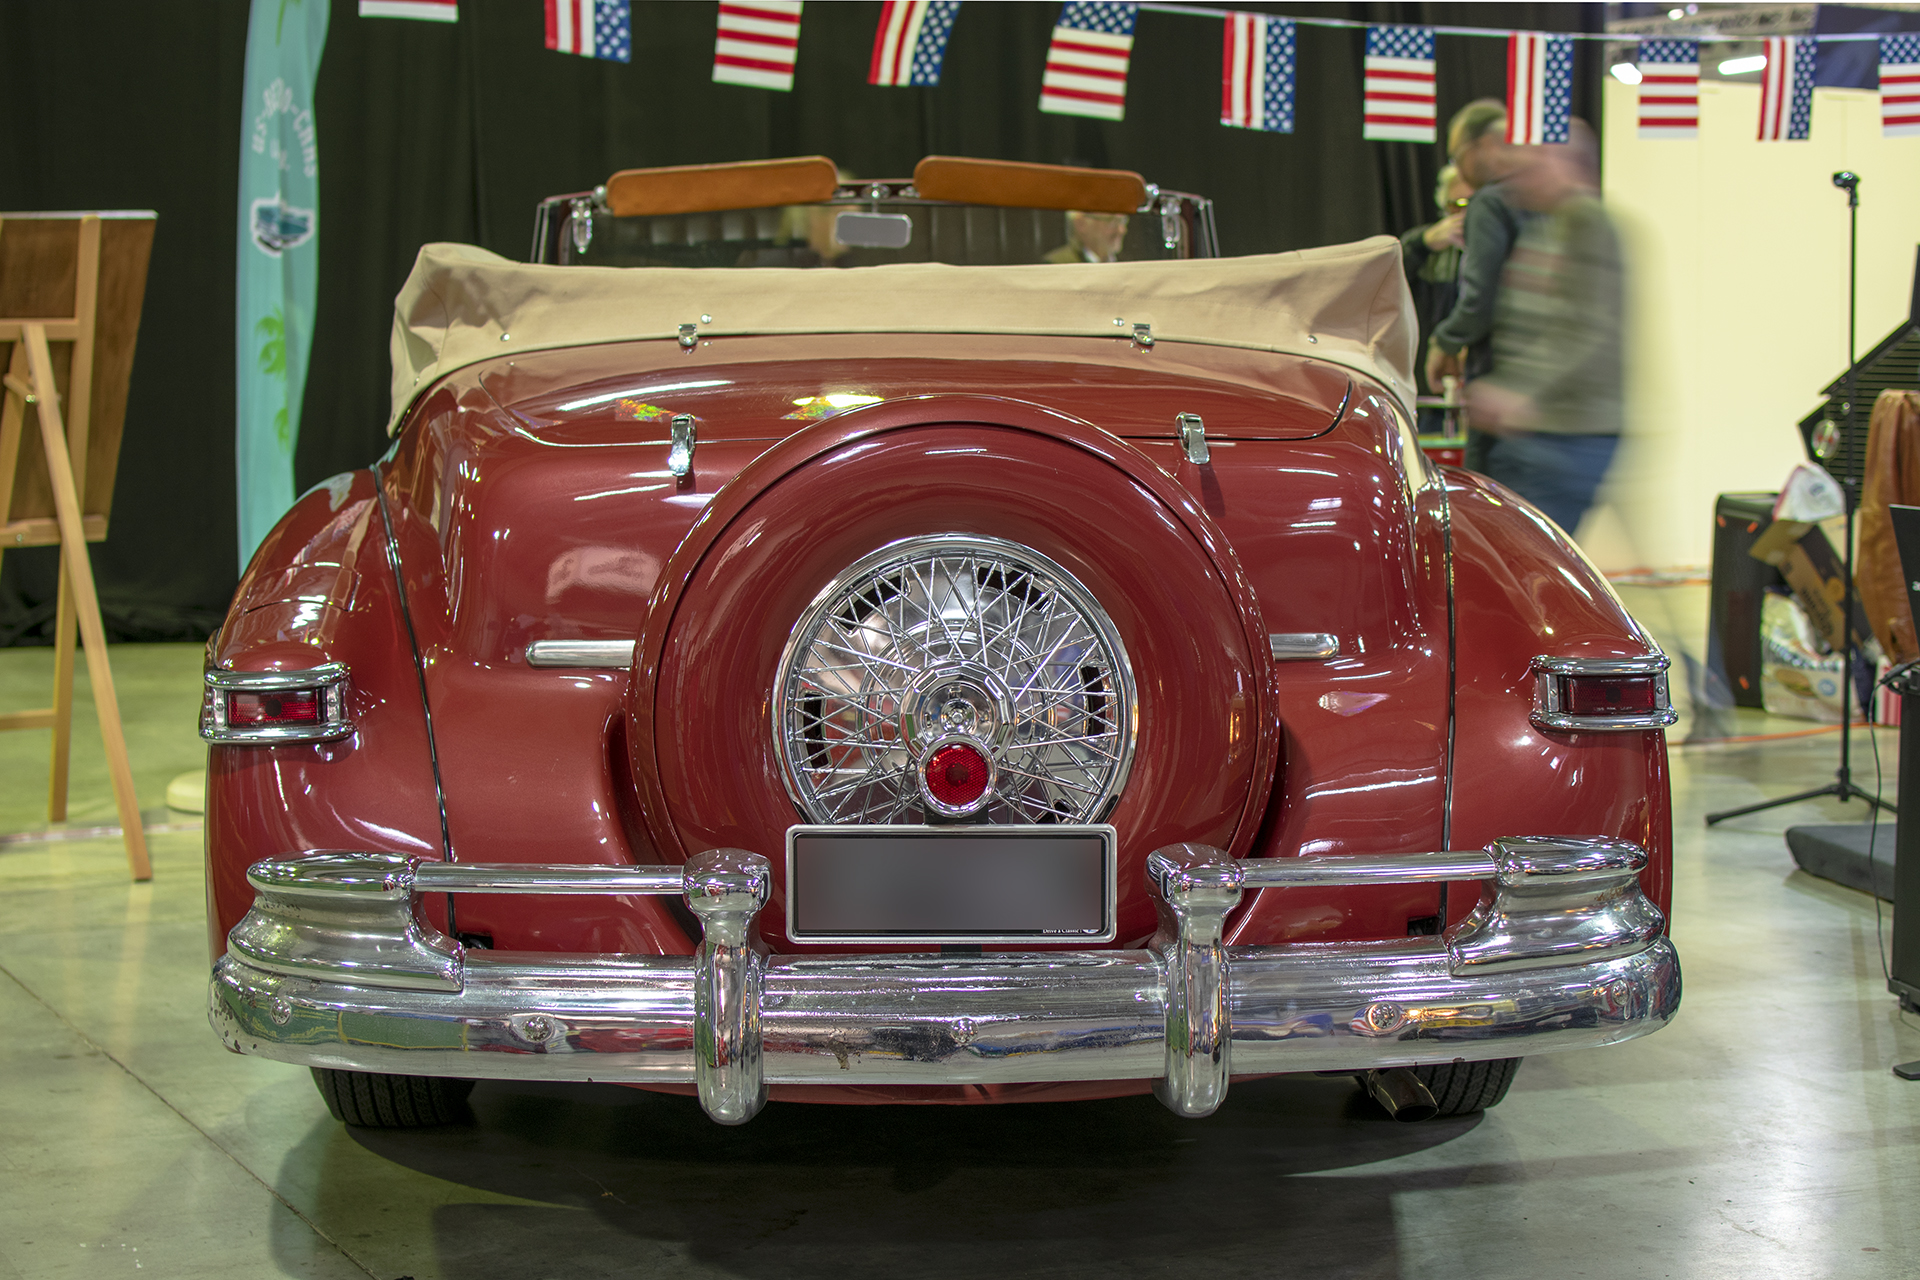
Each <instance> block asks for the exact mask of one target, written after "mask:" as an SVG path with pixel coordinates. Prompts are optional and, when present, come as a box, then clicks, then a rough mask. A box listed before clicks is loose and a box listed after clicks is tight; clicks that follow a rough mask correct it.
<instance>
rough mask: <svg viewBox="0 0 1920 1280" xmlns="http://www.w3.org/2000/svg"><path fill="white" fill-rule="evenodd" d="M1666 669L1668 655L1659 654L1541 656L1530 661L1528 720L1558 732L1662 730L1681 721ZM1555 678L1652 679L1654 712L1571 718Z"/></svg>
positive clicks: (1571, 715) (1541, 727)
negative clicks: (1632, 677) (1668, 687)
mask: <svg viewBox="0 0 1920 1280" xmlns="http://www.w3.org/2000/svg"><path fill="white" fill-rule="evenodd" d="M1667 666H1668V662H1667V655H1666V654H1664V653H1658V652H1655V653H1649V654H1645V655H1643V656H1640V657H1633V658H1556V657H1552V656H1551V655H1548V654H1540V655H1539V656H1537V657H1535V658H1534V660H1533V676H1534V682H1533V712H1532V714H1531V715H1529V716H1528V717H1527V718H1528V719H1529V720H1531V721H1532V722H1533V725H1534V727H1535V728H1538V729H1555V730H1559V731H1561V732H1568V731H1577V732H1582V733H1596V732H1598V733H1619V732H1626V731H1629V730H1633V729H1664V728H1666V727H1667V726H1668V725H1670V724H1672V723H1673V722H1674V721H1676V720H1678V719H1679V718H1680V713H1679V712H1678V711H1675V710H1674V709H1673V700H1672V698H1671V697H1670V696H1669V694H1668V692H1667ZM1558 676H1642V677H1644V676H1651V677H1652V678H1653V703H1654V709H1653V711H1652V712H1650V713H1648V714H1644V715H1624V716H1579V715H1573V714H1571V713H1569V712H1568V711H1566V710H1565V709H1564V708H1563V706H1562V704H1561V700H1560V682H1559V680H1558V679H1556V677H1558Z"/></svg>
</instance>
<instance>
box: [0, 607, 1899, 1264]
mask: <svg viewBox="0 0 1920 1280" xmlns="http://www.w3.org/2000/svg"><path fill="white" fill-rule="evenodd" d="M1628 594H1629V598H1630V601H1631V603H1633V605H1634V607H1635V608H1636V609H1637V610H1640V611H1641V612H1642V615H1643V616H1644V617H1645V618H1646V619H1647V621H1648V622H1649V625H1651V626H1653V627H1654V629H1655V630H1656V631H1657V632H1660V633H1662V634H1663V635H1673V634H1677V635H1678V636H1682V637H1685V638H1686V639H1688V640H1691V641H1692V642H1693V644H1694V645H1695V646H1697V644H1698V640H1697V637H1698V636H1699V635H1700V634H1702V631H1703V621H1704V619H1703V616H1702V615H1703V614H1704V598H1705V593H1704V590H1702V589H1700V588H1698V587H1668V588H1657V589H1638V590H1636V591H1633V592H1630V593H1628ZM1671 647H1672V645H1671V644H1670V648H1671ZM48 657H49V655H47V653H46V651H44V650H38V651H36V650H11V651H0V710H10V709H14V708H16V707H24V706H28V705H32V704H33V703H35V702H36V701H42V702H43V701H44V700H45V699H44V694H43V693H42V692H41V690H42V687H43V683H44V680H45V678H46V676H45V672H46V671H48V670H50V665H51V664H50V662H49V661H48ZM114 657H115V671H116V675H117V678H118V681H119V684H120V687H121V692H122V699H123V703H124V706H125V710H126V711H127V713H128V717H129V721H130V723H131V724H132V726H133V730H132V734H131V736H132V739H133V742H134V753H135V764H136V770H135V771H136V777H137V780H138V782H139V785H140V787H141V794H142V798H143V803H144V804H145V805H147V806H148V807H149V808H152V807H154V806H156V805H158V803H159V798H160V797H161V795H162V794H163V789H164V786H165V783H166V781H167V779H168V778H170V777H171V776H173V775H174V774H176V773H178V772H180V771H181V770H184V769H190V768H193V767H196V765H197V764H198V763H199V761H200V760H201V758H202V756H201V747H200V745H199V743H198V741H197V739H196V738H195V737H194V736H193V717H194V715H195V713H196V710H197V707H198V702H199V693H198V680H197V676H198V671H199V662H200V657H199V653H198V650H197V649H195V648H193V647H190V646H139V647H127V648H124V649H121V650H119V651H117V652H116V653H115V655H114ZM82 715H83V717H90V715H91V706H90V704H83V707H82ZM82 724H83V725H84V726H90V720H89V719H84V718H83V720H82ZM1684 727H1685V724H1684V722H1683V726H1682V728H1684ZM1718 727H1719V728H1720V729H1721V730H1723V731H1726V732H1731V733H1735V734H1755V733H1768V732H1778V731H1790V730H1795V729H1804V728H1806V727H1807V726H1806V725H1804V724H1803V723H1801V722H1791V721H1779V720H1773V719H1770V718H1768V717H1765V716H1762V715H1760V714H1759V713H1751V712H1742V713H1739V714H1737V715H1734V716H1730V717H1728V718H1727V719H1726V720H1725V721H1724V722H1723V723H1722V724H1721V725H1720V726H1718ZM1680 736H1681V735H1680V734H1679V733H1678V732H1676V734H1675V741H1676V743H1678V741H1679V738H1680ZM1894 736H1895V735H1893V734H1892V733H1882V734H1880V735H1879V737H1880V738H1881V744H1880V754H1881V761H1882V765H1883V768H1884V773H1885V778H1886V783H1887V789H1888V791H1889V792H1890V791H1891V790H1892V782H1893V776H1894V763H1895V762H1894V758H1893V750H1894ZM46 739H47V735H46V734H45V733H44V732H42V733H16V734H8V735H0V779H3V780H4V782H3V783H0V833H14V834H13V835H12V836H8V835H6V834H0V1025H4V1026H6V1027H7V1028H8V1034H7V1035H6V1036H5V1037H4V1039H0V1073H3V1074H0V1079H4V1080H5V1081H6V1084H7V1087H6V1088H5V1089H0V1280H12V1278H13V1277H34V1278H35V1280H39V1278H41V1277H46V1278H48V1280H54V1278H59V1277H81V1276H85V1277H94V1276H122V1275H134V1274H140V1273H145V1274H151V1275H158V1276H167V1277H172V1276H193V1277H224V1276H232V1277H248V1278H254V1277H262V1276H278V1275H288V1276H324V1277H334V1276H346V1277H365V1276H373V1277H378V1278H380V1280H396V1278H397V1277H402V1276H410V1277H415V1278H416V1280H428V1278H429V1277H447V1278H449V1280H480V1278H483V1277H485V1278H492V1277H500V1278H502V1280H505V1278H508V1277H512V1278H514V1280H522V1278H527V1277H546V1276H553V1277H559V1276H566V1277H596V1276H615V1275H619V1276H631V1275H643V1276H656V1275H657V1276H746V1277H812V1276H820V1277H827V1276H832V1277H841V1276H845V1275H849V1274H870V1273H883V1274H907V1275H914V1276H949V1275H950V1276H962V1275H964V1276H976V1275H983V1274H985V1275H1039V1274H1045V1275H1049V1276H1103V1277H1104V1276H1111V1275H1114V1274H1126V1275H1130V1276H1138V1277H1157V1276H1186V1275H1193V1274H1201V1273H1204V1274H1207V1275H1210V1276H1214V1277H1221V1278H1225V1277H1238V1276H1272V1275H1283V1274H1284V1275H1296V1274H1297V1275H1313V1276H1355V1277H1361V1276H1364V1277H1402V1276H1404V1277H1453V1276H1460V1277H1474V1278H1476V1280H1482V1278H1486V1277H1508V1276H1513V1277H1521V1276H1525V1277H1536V1276H1554V1277H1576V1276H1591V1277H1615V1276H1620V1277H1628V1276H1630V1277H1641V1276H1645V1277H1661V1276H1674V1277H1721V1276H1725V1277H1740V1278H1741V1280H1754V1278H1755V1277H1771V1276H1792V1277H1809V1276H1836V1277H1854V1276H1861V1277H1882V1276H1886V1277H1892V1276H1915V1275H1920V1083H1908V1082H1904V1081H1901V1080H1899V1079H1897V1078H1896V1077H1894V1076H1893V1075H1892V1074H1891V1072H1890V1071H1889V1069H1888V1068H1889V1066H1890V1065H1891V1064H1892V1063H1895V1062H1901V1061H1908V1060H1912V1059H1916V1058H1920V1023H1916V1021H1915V1020H1914V1019H1911V1018H1909V1019H1906V1020H1903V1019H1902V1018H1901V1017H1900V1016H1899V1015H1898V1014H1897V1012H1896V1007H1895V1003H1894V1001H1893V999H1892V997H1890V996H1889V995H1887V994H1886V991H1885V986H1884V980H1883V978H1882V973H1881V961H1880V958H1879V953H1880V950H1881V944H1880V941H1879V938H1878V936H1877V930H1878V928H1879V927H1880V925H1881V924H1885V923H1890V921H1891V914H1890V912H1889V913H1886V914H1885V915H1884V918H1883V920H1882V921H1881V922H1878V923H1877V922H1876V917H1875V908H1874V903H1873V900H1872V899H1870V898H1868V897H1866V896H1864V895H1862V894H1858V893H1855V892H1853V891H1851V890H1847V889H1842V888H1840V887H1838V886H1834V885H1830V884H1827V883H1826V882H1823V881H1819V880H1814V879H1811V878H1809V877H1807V876H1806V875H1804V874H1802V873H1800V872H1799V871H1797V870H1796V869H1795V868H1794V866H1793V863H1792V861H1791V859H1790V858H1789V857H1788V855H1787V851H1786V848H1785V845H1784V844H1783V842H1782V839H1781V832H1782V831H1783V830H1784V829H1785V828H1786V827H1787V826H1789V825H1791V824H1794V823H1799V822H1808V821H1846V820H1852V819H1858V818H1860V817H1861V816H1862V812H1861V806H1860V805H1859V804H1858V803H1855V804H1853V805H1849V806H1840V805H1834V804H1829V803H1825V802H1819V803H1811V804H1802V805H1798V806H1794V807H1792V808H1790V809H1783V810H1776V811H1774V812H1772V813H1769V814H1764V815H1756V816H1754V817H1751V818H1747V819H1743V820H1739V821H1736V822H1733V823H1729V824H1728V825H1727V826H1725V827H1723V828H1720V829H1717V830H1712V831H1709V830H1706V829H1705V828H1704V827H1703V826H1702V824H1701V820H1700V819H1701V815H1702V814H1703V813H1704V812H1706V811H1708V810H1711V809H1715V808H1720V807H1726V806H1730V805H1734V804H1739V803H1741V802H1744V801H1748V800H1751V799H1756V798H1759V797H1762V796H1765V795H1769V794H1783V793H1787V792H1790V791H1794V790H1799V789H1802V788H1804V787H1807V786H1812V785H1817V784H1819V783H1820V782H1823V781H1825V780H1827V779H1828V778H1829V777H1830V776H1831V773H1832V767H1833V760H1834V756H1835V748H1836V739H1835V738H1834V737H1832V736H1831V735H1826V734H1823V735H1817V736H1813V737H1799V738H1787V739H1778V740H1771V741H1765V742H1754V743H1731V744H1721V745H1694V746H1678V745H1676V747H1675V749H1674V751H1673V772H1674V789H1675V800H1676V808H1677V810H1678V820H1677V836H1678V841H1677V843H1678V857H1677V864H1678V865H1677V869H1676V871H1677V876H1676V879H1677V887H1676V895H1675V896H1676V906H1675V913H1674V924H1673V931H1674V936H1675V939H1676V941H1677V943H1678V945H1679V948H1680V952H1681V956H1682V959H1683V962H1684V964H1685V966H1686V983H1687V989H1686V997H1685V1003H1684V1006H1683V1008H1682V1010H1681V1013H1680V1016H1679V1018H1678V1019H1677V1020H1676V1021H1675V1023H1674V1024H1673V1026H1671V1027H1670V1028H1668V1029H1667V1030H1665V1031H1662V1032H1660V1033H1659V1034H1657V1035H1654V1036H1652V1037H1649V1038H1647V1039H1644V1040H1640V1041H1636V1042H1634V1043H1632V1044H1629V1045H1624V1046H1619V1047H1616V1048H1612V1049H1607V1050H1600V1051H1594V1052H1587V1053H1570V1054H1563V1055H1558V1056H1548V1057H1541V1058H1536V1059H1534V1060H1532V1061H1530V1062H1528V1063H1527V1064H1526V1066H1525V1067H1524V1068H1523V1069H1522V1070H1521V1072H1520V1074H1519V1077H1518V1081H1517V1083H1516V1084H1515V1086H1514V1089H1513V1092H1512V1094H1511V1095H1510V1096H1509V1097H1508V1098H1507V1100H1506V1101H1505V1102H1504V1103H1503V1104H1502V1105H1501V1106H1500V1107H1498V1108H1496V1109H1495V1110H1493V1111H1490V1112H1488V1113H1487V1114H1486V1115H1485V1116H1483V1117H1475V1118H1471V1119H1465V1120H1457V1121H1447V1122H1430V1123H1427V1124H1423V1125H1410V1126H1401V1125H1395V1124H1393V1123H1391V1122H1389V1121H1387V1120H1385V1119H1383V1118H1381V1117H1380V1116H1379V1115H1378V1113H1376V1112H1375V1111H1373V1109H1372V1108H1371V1106H1370V1105H1368V1104H1365V1103H1363V1102H1362V1101H1361V1099H1360V1098H1359V1095H1358V1094H1357V1092H1356V1091H1355V1090H1354V1088H1353V1087H1352V1086H1351V1085H1350V1084H1349V1083H1348V1082H1346V1081H1344V1080H1337V1079H1331V1080H1330V1079H1317V1078H1306V1079H1294V1078H1287V1079H1278V1080H1270V1081H1265V1082H1259V1083H1254V1084H1249V1085H1239V1086H1235V1088H1234V1089H1233V1091H1232V1093H1231V1095H1230V1097H1229V1099H1228V1102H1227V1104H1226V1106H1225V1107H1224V1108H1223V1109H1222V1110H1221V1111H1220V1112H1219V1113H1218V1114H1217V1115H1215V1116H1213V1117H1212V1118H1210V1119H1207V1120H1203V1121H1184V1120H1178V1119H1176V1118H1174V1117H1173V1116H1171V1115H1170V1114H1168V1113H1167V1112H1165V1111H1163V1110H1162V1109H1161V1108H1160V1106H1159V1105H1158V1104H1157V1103H1155V1102H1154V1101H1152V1100H1151V1099H1147V1098H1138V1099H1128V1100H1121V1101H1113V1102H1103V1103H1081V1104H1075V1105H1068V1106H1020V1107H1006V1108H844V1107H831V1108H829V1107H803V1106H795V1105H781V1104H775V1105H773V1106H771V1107H769V1108H768V1109H767V1111H766V1112H765V1113H764V1114H763V1115H762V1116H761V1117H760V1118H758V1119H756V1120H755V1121H753V1122H752V1123H751V1124H749V1125H747V1126H745V1127H743V1128H740V1129H722V1128H719V1127H718V1126H715V1125H713V1124H710V1123H709V1122H708V1121H706V1120H705V1119H704V1118H703V1117H702V1116H701V1114H700V1113H699V1111H698V1109H697V1107H696V1106H695V1104H694V1103H693V1102H692V1100H690V1099H685V1098H670V1097H660V1096H655V1095H652V1094H646V1093H641V1092H638V1091H635V1090H628V1089H621V1088H617V1087H612V1086H605V1087H602V1086H586V1087H571V1086H570V1087H560V1086H541V1085H507V1084H493V1083H483V1084H481V1085H480V1086H479V1088H478V1089H477V1090H476V1091H475V1093H474V1095H473V1101H472V1109H473V1121H472V1123H471V1124H464V1125H460V1126H456V1127H451V1128H447V1129H442V1130H437V1131H423V1132H414V1133H401V1134H391V1133H378V1132H359V1131H351V1130H348V1129H346V1128H344V1127H342V1126H340V1125H337V1124H335V1123H334V1122H333V1121H332V1120H331V1119H329V1118H328V1116H327V1113H326V1110H325V1107H324V1106H323V1105H322V1103H321V1101H320V1098H319V1095H318V1094H317V1093H316V1092H315V1091H314V1088H313V1086H312V1084H311V1083H310V1081H309V1079H308V1077H307V1074H306V1073H305V1072H304V1071H301V1070H298V1069H296V1068H292V1067H286V1066H282V1065H279V1064H277V1063H272V1062H267V1061H263V1060H259V1059H251V1058H240V1057H234V1056H232V1055H229V1054H227V1053H225V1052H223V1051H222V1050H221V1049H220V1047H219V1044H218V1042H217V1041H216V1040H215V1038H214V1036H213V1034H212V1032H210V1031H209V1030H208V1029H207V1024H206V1018H205V1013H204V1010H205V999H204V984H205V978H206V955H205V933H204V928H203V924H202V888H201V876H200V836H199V833H198V831H197V829H193V825H192V824H193V820H192V819H191V818H190V817H186V816H183V815H178V814H175V815H172V816H171V817H170V818H164V819H163V818H162V816H161V815H157V814H156V815H155V818H156V821H161V822H162V824H163V825H167V826H172V827H175V828H179V827H183V826H184V827H186V828H188V829H185V830H179V829H176V830H172V831H161V832H159V833H157V834H155V835H154V836H153V839H152V845H153V855H154V863H155V876H154V880H153V882H152V883H151V884H146V885H132V884H129V883H128V882H127V879H126V871H125V864H124V860H123V857H122V854H121V849H120V846H119V843H118V841H117V840H114V839H100V838H94V839H47V838H45V836H44V834H42V835H41V836H38V837H36V838H34V839H30V840H22V839H19V838H18V833H22V832H43V831H44V826H45V813H44V807H43V806H44V799H43V796H42V794H41V793H42V788H43V787H44V778H45V764H44V759H43V756H44V752H45V749H46ZM1856 742H1857V744H1858V747H1859V750H1858V757H1857V758H1858V761H1859V765H1860V769H1859V773H1860V777H1861V780H1862V781H1863V782H1864V783H1866V784H1868V785H1871V784H1872V783H1873V780H1874V756H1873V752H1872V750H1871V749H1870V747H1869V746H1868V744H1867V740H1866V738H1865V737H1864V736H1862V737H1859V738H1857V739H1856ZM97 761H98V756H97V738H95V737H93V736H92V734H91V729H90V727H88V728H85V729H83V731H82V732H81V733H80V734H78V735H77V744H76V757H75V771H74V773H75V783H74V808H73V820H72V824H71V825H72V826H85V825H86V824H88V823H90V822H91V823H102V822H110V821H111V814H112V804H111V799H110V796H109V795H108V793H107V790H106V781H105V775H104V771H103V770H102V769H100V768H99V767H98V764H97ZM56 834H57V833H56Z"/></svg>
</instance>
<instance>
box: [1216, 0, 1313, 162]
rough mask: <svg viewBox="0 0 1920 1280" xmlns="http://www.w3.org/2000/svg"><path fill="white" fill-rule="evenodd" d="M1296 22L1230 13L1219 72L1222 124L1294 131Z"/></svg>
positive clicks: (1288, 19)
mask: <svg viewBox="0 0 1920 1280" xmlns="http://www.w3.org/2000/svg"><path fill="white" fill-rule="evenodd" d="M1296 36H1297V32H1296V29H1295V26H1294V22H1293V19H1292V18H1274V17H1268V16H1267V15H1266V14H1260V13H1229V14H1228V15H1227V33H1226V43H1225V45H1224V47H1223V50H1222V54H1223V59H1222V67H1221V73H1220V123H1221V124H1224V125H1232V126H1233V127H1235V128H1239V129H1260V130H1263V131H1264V132H1267V133H1292V132H1293V91H1294V83H1295V55H1296V51H1297V49H1298V47H1299V44H1298V40H1297V38H1296Z"/></svg>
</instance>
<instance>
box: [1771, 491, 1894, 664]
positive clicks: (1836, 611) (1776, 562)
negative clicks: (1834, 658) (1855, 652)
mask: <svg viewBox="0 0 1920 1280" xmlns="http://www.w3.org/2000/svg"><path fill="white" fill-rule="evenodd" d="M1748 554H1749V555H1751V556H1753V557H1754V558H1755V559H1756V560H1764V561H1766V562H1767V563H1768V564H1770V565H1772V566H1773V567H1774V568H1776V569H1778V570H1779V571H1780V576H1781V577H1783V578H1785V579H1786V580H1787V586H1788V587H1790V588H1791V589H1792V591H1793V595H1794V599H1796V600H1798V601H1799V602H1800V607H1801V608H1802V609H1804V610H1806V614H1807V618H1808V620H1810V621H1811V622H1812V623H1813V627H1814V630H1815V631H1816V632H1818V633H1819V635H1820V638H1821V639H1823V640H1825V641H1826V642H1827V646H1828V648H1830V649H1832V650H1833V651H1834V652H1836V653H1837V652H1839V650H1840V649H1841V648H1842V647H1844V645H1845V642H1846V638H1845V636H1844V635H1843V634H1842V633H1841V629H1840V611H1841V605H1842V604H1843V602H1844V601H1845V600H1846V595H1847V573H1846V566H1845V565H1844V564H1842V563H1841V560H1840V557H1839V555H1838V554H1837V553H1836V552H1835V551H1834V549H1833V543H1831V542H1829V541H1828V540H1827V534H1826V530H1824V529H1822V528H1821V527H1820V526H1818V525H1815V524H1809V523H1807V522H1805V521H1803V520H1775V521H1774V522H1773V523H1772V524H1770V525H1768V526H1767V528H1766V530H1765V532H1763V533H1762V534H1761V535H1760V536H1759V537H1758V538H1757V539H1755V540H1754V544H1753V546H1752V548H1751V549H1750V550H1749V551H1748ZM1872 637H1873V629H1872V628H1871V627H1869V626H1868V625H1867V613H1866V609H1865V608H1864V607H1863V606H1862V605H1861V603H1860V593H1859V591H1857V590H1856V591H1855V592H1854V593H1853V643H1854V647H1855V648H1856V649H1860V648H1863V647H1865V646H1866V644H1867V643H1868V642H1869V641H1870V640H1871V639H1872Z"/></svg>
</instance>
